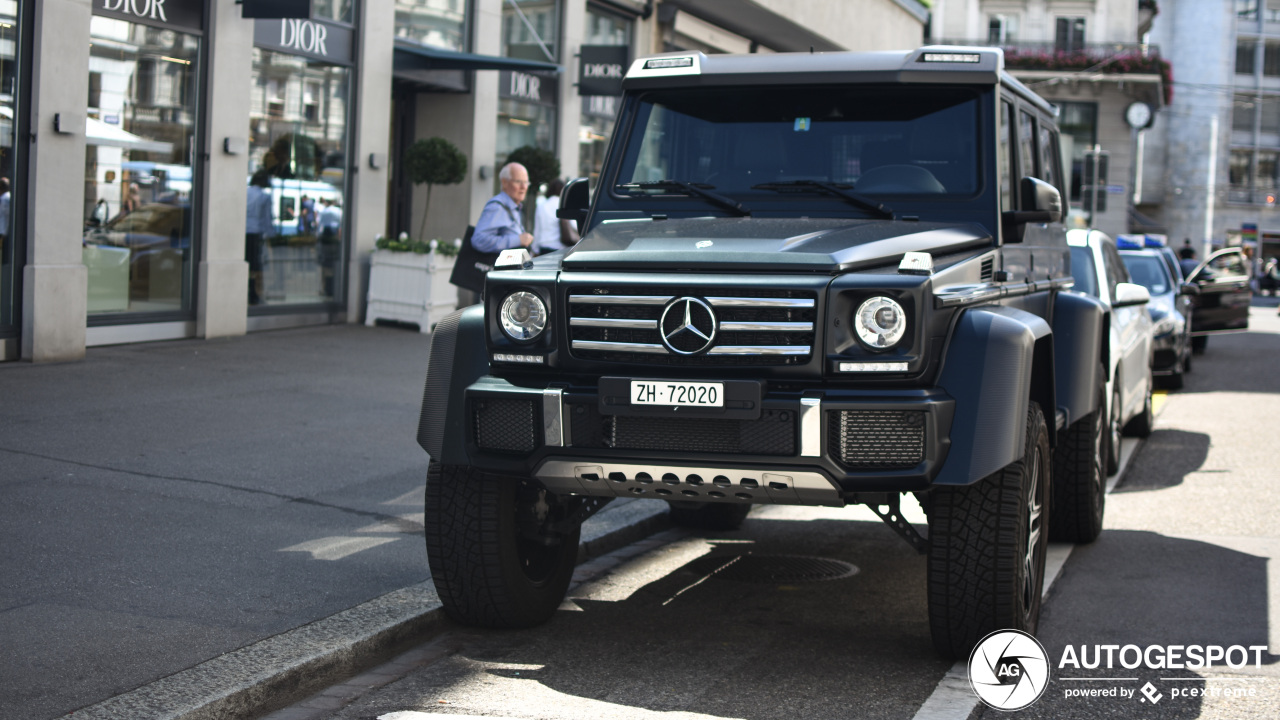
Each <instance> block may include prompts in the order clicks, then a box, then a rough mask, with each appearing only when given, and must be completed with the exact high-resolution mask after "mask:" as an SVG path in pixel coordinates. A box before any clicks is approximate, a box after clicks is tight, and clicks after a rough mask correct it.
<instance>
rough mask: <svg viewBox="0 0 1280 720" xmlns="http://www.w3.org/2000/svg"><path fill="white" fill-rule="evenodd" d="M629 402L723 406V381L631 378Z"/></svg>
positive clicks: (684, 405)
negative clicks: (673, 380) (674, 380)
mask: <svg viewBox="0 0 1280 720" xmlns="http://www.w3.org/2000/svg"><path fill="white" fill-rule="evenodd" d="M631 404H632V405H676V406H679V407H724V383H718V382H716V383H709V382H669V381H665V380H632V381H631Z"/></svg>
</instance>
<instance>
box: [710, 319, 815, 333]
mask: <svg viewBox="0 0 1280 720" xmlns="http://www.w3.org/2000/svg"><path fill="white" fill-rule="evenodd" d="M720 329H721V330H723V331H725V332H745V331H752V330H758V331H761V332H813V323H807V322H770V321H759V322H734V321H726V322H722V323H720Z"/></svg>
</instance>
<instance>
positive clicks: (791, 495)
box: [534, 460, 845, 507]
mask: <svg viewBox="0 0 1280 720" xmlns="http://www.w3.org/2000/svg"><path fill="white" fill-rule="evenodd" d="M534 477H536V478H537V479H538V480H539V481H540V482H542V484H543V485H545V486H546V487H547V489H548V490H551V491H552V492H556V493H563V494H569V495H587V496H596V497H640V498H651V499H657V500H683V501H687V502H731V503H758V504H777V505H827V506H832V507H842V506H843V505H844V504H845V502H844V500H843V499H842V497H841V494H840V491H839V488H838V487H837V486H836V485H835V484H834V483H832V481H830V480H828V479H827V477H826V476H825V475H822V474H820V473H815V472H795V471H790V470H786V471H765V470H755V469H742V468H715V467H689V466H660V465H637V464H621V463H602V462H599V461H597V460H547V461H546V462H544V463H542V465H540V466H539V467H538V469H537V470H535V471H534Z"/></svg>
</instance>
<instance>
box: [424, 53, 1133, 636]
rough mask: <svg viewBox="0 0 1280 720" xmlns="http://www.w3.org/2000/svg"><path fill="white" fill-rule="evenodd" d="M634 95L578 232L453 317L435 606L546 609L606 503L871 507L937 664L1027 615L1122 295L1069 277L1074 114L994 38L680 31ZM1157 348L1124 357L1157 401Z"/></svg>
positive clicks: (1100, 386)
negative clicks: (836, 38) (1065, 112)
mask: <svg viewBox="0 0 1280 720" xmlns="http://www.w3.org/2000/svg"><path fill="white" fill-rule="evenodd" d="M622 87H623V96H624V97H623V101H622V103H621V104H620V107H621V108H622V109H621V111H620V112H621V115H620V117H619V120H618V123H617V127H618V128H619V130H618V133H617V134H616V135H615V137H614V140H613V144H612V145H611V146H610V149H609V153H608V156H607V157H606V159H605V161H604V167H603V168H602V170H601V173H600V176H599V182H598V183H597V185H596V187H595V190H594V192H592V190H591V188H590V185H589V184H588V182H587V180H586V179H585V178H579V179H576V180H574V181H572V182H570V183H569V184H568V185H567V186H566V187H565V189H564V191H563V193H562V194H561V205H560V211H559V213H558V215H559V217H560V218H561V219H569V220H576V221H578V222H579V223H580V227H581V228H582V231H583V237H582V240H581V242H579V243H578V244H577V245H575V246H574V247H573V248H571V249H568V250H566V251H562V252H556V253H550V254H547V255H542V256H539V257H537V258H532V259H531V258H529V256H528V253H527V252H524V251H523V250H521V249H513V250H507V251H505V252H504V253H503V254H502V256H500V257H499V258H498V260H497V262H496V263H495V265H494V269H493V271H492V272H490V273H489V274H488V275H487V278H486V280H485V287H484V303H483V304H482V305H479V306H475V307H471V308H468V309H465V310H462V311H460V312H458V313H455V314H453V315H450V316H448V317H446V318H444V319H443V320H442V321H441V322H440V323H439V325H438V326H437V328H436V330H435V335H434V341H433V343H432V346H431V352H430V360H429V363H428V371H427V381H426V392H425V394H424V401H423V406H422V414H421V421H420V425H419V430H418V441H419V444H421V445H422V447H423V448H424V449H425V450H426V451H427V452H428V453H429V454H430V456H431V459H430V463H429V465H428V468H427V482H426V496H425V518H426V522H425V525H426V528H427V530H426V545H427V559H428V561H429V563H430V566H431V576H432V579H433V580H434V582H435V584H436V588H437V590H438V591H439V595H440V601H441V603H442V604H443V606H444V610H445V612H446V613H447V614H448V615H449V617H451V618H453V619H455V620H457V621H459V622H462V623H466V624H471V625H479V626H486V627H525V626H529V625H533V624H536V623H539V622H542V621H544V620H546V619H547V618H549V617H550V616H551V615H552V614H553V613H554V612H555V610H556V608H558V607H559V606H560V604H561V601H562V599H563V597H564V593H565V589H566V587H567V586H568V583H569V580H570V577H571V576H572V573H573V565H574V561H575V560H576V558H577V553H578V549H577V548H578V539H579V533H580V528H581V522H582V520H583V519H585V518H586V517H588V516H590V515H591V514H592V513H593V512H595V511H597V510H598V509H599V508H600V507H602V506H603V505H604V504H605V503H607V502H608V501H609V500H611V499H614V498H618V497H622V498H651V499H658V500H665V501H668V502H670V503H671V507H672V513H671V519H672V521H673V522H675V523H677V524H682V525H698V526H702V527H715V528H717V529H719V530H726V529H732V528H735V527H737V526H738V525H739V524H740V523H742V522H743V520H744V519H745V518H746V516H747V511H748V510H749V509H750V507H751V505H753V504H781V505H830V506H836V507H840V506H845V505H851V504H862V505H865V506H867V507H868V508H870V509H871V510H872V511H873V512H875V513H877V515H879V516H880V517H881V518H882V519H883V520H884V521H885V523H886V524H887V525H888V527H889V528H890V529H892V530H893V531H894V532H896V533H898V534H899V535H900V536H901V537H902V538H903V539H904V540H906V541H907V542H908V543H910V544H911V545H912V547H914V548H915V549H916V550H917V551H919V552H921V553H923V554H927V556H928V563H927V573H926V575H927V584H928V592H927V596H928V606H929V607H928V619H929V627H930V630H931V633H932V636H933V642H934V647H935V648H936V649H937V651H938V652H939V653H940V654H941V655H944V656H946V657H950V658H955V657H968V656H969V653H970V651H971V649H972V648H973V646H974V645H975V644H976V643H977V642H978V641H979V640H980V639H981V638H982V637H984V636H985V635H986V634H988V633H990V632H992V631H994V630H997V629H1004V628H1014V629H1019V630H1024V631H1027V632H1035V628H1036V624H1037V622H1038V618H1039V614H1040V598H1041V595H1042V589H1043V579H1044V561H1045V552H1046V543H1047V540H1048V538H1049V537H1051V536H1053V537H1061V538H1062V539H1074V540H1076V541H1088V540H1091V539H1093V538H1094V537H1096V535H1097V531H1098V529H1099V528H1100V527H1101V511H1102V499H1101V498H1102V495H1103V480H1104V478H1103V476H1102V474H1101V472H1102V458H1101V456H1100V449H1101V443H1102V437H1103V435H1104V434H1105V433H1104V432H1103V429H1104V428H1105V422H1104V421H1105V419H1106V417H1107V416H1106V413H1105V412H1104V411H1103V408H1105V406H1106V398H1107V395H1106V392H1107V388H1108V385H1107V380H1106V378H1105V377H1104V376H1105V375H1106V372H1107V371H1108V370H1109V368H1104V367H1103V364H1102V363H1101V362H1099V360H1098V359H1099V358H1101V357H1103V356H1104V347H1105V344H1104V343H1105V342H1106V337H1105V334H1104V332H1105V331H1104V328H1106V326H1107V322H1106V317H1107V314H1108V313H1111V312H1113V310H1111V308H1109V307H1107V306H1106V305H1104V304H1103V303H1102V302H1101V301H1100V300H1099V299H1097V298H1095V297H1090V296H1088V295H1085V294H1082V293H1077V292H1070V291H1069V290H1068V288H1069V287H1071V285H1072V284H1073V282H1074V281H1073V279H1072V276H1071V272H1070V267H1069V265H1070V261H1071V250H1070V248H1069V247H1068V245H1067V239H1066V230H1065V227H1064V223H1063V219H1064V218H1063V216H1064V209H1065V206H1064V204H1063V202H1062V191H1063V188H1065V187H1066V176H1065V174H1064V173H1063V172H1062V166H1061V157H1062V155H1061V153H1060V152H1059V131H1058V127H1057V124H1056V121H1055V111H1054V108H1053V107H1052V106H1051V105H1049V104H1048V103H1046V102H1045V101H1044V100H1043V99H1042V98H1040V97H1039V96H1037V95H1035V94H1034V93H1033V92H1031V91H1030V90H1028V89H1027V88H1026V86H1024V85H1023V84H1021V83H1019V82H1018V81H1017V80H1015V79H1014V78H1012V77H1011V76H1009V75H1008V73H1006V72H1005V71H1004V70H1003V55H1002V53H1001V51H1000V50H998V49H992V48H956V47H945V48H936V47H924V48H919V49H915V50H909V51H889V52H869V53H845V52H839V53H818V54H811V53H787V54H777V55H766V54H752V55H736V56H734V55H704V54H703V53H700V52H696V51H693V52H680V53H672V54H668V55H664V56H659V57H656V58H640V59H637V60H636V61H635V63H634V64H633V65H632V66H631V69H630V71H629V72H628V73H627V76H626V78H625V79H624V80H623V86H622ZM1019 149H1021V152H1019V151H1018V150H1019ZM1002 201H1003V202H1004V203H1006V204H1005V205H1002ZM1113 252H1114V249H1113ZM1120 271H1121V272H1123V267H1122V266H1121V267H1120ZM1122 287H1124V288H1127V290H1123V291H1122V292H1121V293H1120V300H1121V301H1123V302H1129V303H1141V302H1145V301H1146V299H1147V291H1146V290H1145V289H1144V288H1142V287H1141V286H1137V285H1128V286H1125V285H1123V284H1122ZM1123 302H1121V303H1120V304H1121V305H1123ZM1122 310H1124V311H1128V310H1132V311H1133V313H1134V314H1136V315H1141V316H1142V318H1143V322H1145V323H1146V325H1145V326H1144V328H1145V329H1146V331H1147V335H1146V336H1145V337H1146V342H1145V344H1144V345H1142V347H1141V348H1140V349H1139V350H1135V352H1136V353H1141V352H1143V351H1146V352H1149V345H1150V342H1149V331H1150V322H1151V321H1150V319H1149V318H1147V317H1146V313H1145V311H1144V310H1143V309H1142V308H1141V307H1140V306H1135V307H1134V308H1128V307H1123V308H1122ZM1115 312H1120V311H1119V310H1117V311H1115ZM1122 314H1125V315H1126V316H1127V314H1128V313H1127V312H1123V313H1122ZM1132 334H1133V335H1135V336H1136V335H1137V334H1139V333H1138V332H1136V331H1135V332H1134V333H1132ZM1124 337H1125V338H1126V339H1127V338H1128V337H1129V334H1125V336H1124ZM1145 360H1146V358H1144V361H1143V362H1142V363H1141V366H1142V369H1143V370H1144V371H1146V372H1145V374H1139V373H1137V372H1136V371H1133V370H1129V369H1126V371H1125V372H1126V373H1127V374H1125V375H1123V376H1122V377H1124V378H1125V380H1126V382H1129V383H1130V385H1132V386H1133V387H1134V388H1135V391H1134V392H1136V397H1137V400H1136V401H1134V402H1136V405H1134V407H1135V410H1134V412H1135V413H1138V414H1140V411H1141V409H1142V403H1143V400H1142V393H1143V392H1145V391H1149V379H1150V371H1149V368H1147V366H1146V363H1145ZM1118 364H1119V363H1118V362H1117V365H1118ZM1144 383H1145V384H1144ZM1117 386H1118V385H1117ZM1124 397H1125V398H1129V397H1130V394H1126V395H1125V396H1124ZM1118 404H1119V403H1117V405H1118ZM1147 410H1148V414H1147V417H1148V419H1149V417H1150V414H1149V410H1150V408H1149V406H1148V407H1147ZM1051 440H1056V442H1052V443H1051ZM911 496H914V499H915V500H918V501H919V502H920V504H921V507H922V508H923V509H924V510H925V513H926V514H927V515H928V523H929V528H928V537H927V538H926V537H924V535H923V533H921V532H919V531H918V530H917V529H916V528H915V526H913V525H912V524H911V523H909V522H906V521H905V520H903V516H902V514H901V512H900V510H901V505H900V503H901V502H902V501H903V499H904V497H905V498H907V500H908V501H910V500H911ZM885 602H887V603H894V602H896V600H895V599H894V598H892V597H890V596H886V598H885ZM832 611H833V612H838V611H839V609H837V608H832ZM684 621H688V622H694V621H696V614H695V615H690V616H688V617H687V618H685V620H684ZM636 622H640V623H657V622H666V621H665V620H660V619H658V618H656V617H655V616H653V615H652V613H648V614H646V613H641V615H640V616H637V618H636ZM676 622H681V620H676Z"/></svg>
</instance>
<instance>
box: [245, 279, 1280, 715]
mask: <svg viewBox="0 0 1280 720" xmlns="http://www.w3.org/2000/svg"><path fill="white" fill-rule="evenodd" d="M1268 304H1272V303H1268ZM1275 313H1276V310H1275V308H1274V306H1272V307H1259V308H1255V311H1254V314H1253V317H1252V319H1251V324H1252V327H1253V328H1254V331H1252V332H1250V333H1248V334H1244V335H1235V336H1226V337H1218V338H1214V339H1212V340H1211V342H1210V343H1209V348H1208V352H1207V353H1206V354H1205V355H1202V356H1197V358H1196V363H1195V370H1194V372H1193V373H1192V375H1190V376H1188V378H1187V386H1186V388H1185V389H1184V390H1182V391H1179V392H1177V393H1174V394H1172V395H1170V396H1169V397H1168V398H1167V400H1166V402H1165V403H1164V406H1163V408H1162V411H1161V414H1160V416H1159V418H1158V421H1157V431H1156V432H1155V433H1154V434H1153V435H1152V437H1151V438H1150V439H1149V440H1148V441H1147V442H1146V443H1145V444H1144V445H1143V446H1142V447H1141V448H1140V449H1139V450H1138V452H1137V454H1136V455H1135V456H1134V457H1133V460H1132V466H1131V469H1130V470H1129V472H1128V474H1127V475H1126V477H1125V480H1124V481H1123V482H1122V483H1121V484H1120V485H1119V486H1118V487H1116V489H1115V491H1114V492H1113V493H1112V494H1111V495H1110V496H1109V499H1108V510H1107V521H1106V530H1105V531H1104V533H1103V535H1102V537H1101V538H1099V539H1098V540H1097V541H1096V542H1095V543H1093V544H1091V545H1088V546H1081V547H1077V548H1067V547H1064V548H1060V550H1061V552H1063V553H1065V552H1066V551H1067V550H1068V549H1070V550H1071V552H1070V555H1069V557H1068V558H1067V560H1066V563H1065V565H1064V566H1063V568H1062V571H1061V574H1060V575H1059V576H1058V579H1057V581H1056V582H1055V584H1054V586H1053V587H1052V589H1051V591H1050V593H1049V596H1048V599H1047V602H1046V605H1045V610H1044V614H1043V617H1042V621H1041V628H1040V632H1039V637H1040V639H1041V641H1042V642H1043V644H1044V645H1045V648H1046V650H1047V653H1048V657H1049V658H1050V664H1051V665H1052V666H1053V668H1052V670H1051V673H1050V675H1051V679H1050V681H1049V682H1048V683H1047V686H1046V690H1045V692H1044V694H1043V696H1042V697H1041V698H1040V699H1039V700H1038V701H1037V702H1036V703H1035V704H1033V705H1031V706H1030V707H1029V708H1027V709H1025V710H1023V711H1021V712H1019V713H1017V715H1019V716H1025V717H1029V718H1098V717H1117V718H1275V717H1280V666H1278V665H1277V663H1276V659H1277V658H1276V655H1275V654H1274V653H1275V652H1276V651H1277V649H1280V600H1278V599H1277V598H1280V580H1277V577H1276V575H1274V574H1272V573H1270V572H1269V563H1270V562H1271V561H1272V559H1273V558H1276V557H1277V556H1278V555H1277V553H1280V530H1278V529H1277V523H1278V521H1280V511H1277V509H1276V508H1277V504H1278V503H1280V487H1277V483H1276V481H1277V479H1280V478H1278V477H1277V471H1276V466H1277V464H1276V462H1275V460H1274V458H1275V453H1276V452H1277V451H1278V450H1280V432H1277V418H1278V417H1280V371H1278V370H1277V369H1276V363H1277V360H1280V318H1277V317H1276V315H1275ZM801 556H803V557H809V558H813V557H817V558H823V559H826V560H828V561H837V562H838V563H844V564H845V565H838V564H837V563H831V562H828V563H826V565H825V566H824V567H825V569H826V570H828V571H831V574H839V573H838V572H835V571H836V570H838V569H839V568H841V567H843V568H844V574H843V576H841V577H834V578H832V579H827V580H822V581H802V580H799V579H788V580H781V581H780V580H778V579H777V576H776V575H772V574H771V572H773V571H775V570H776V568H777V567H778V566H779V565H780V566H781V567H782V568H783V569H788V570H793V571H794V570H798V569H800V568H803V567H810V566H806V565H802V564H801V561H800V560H799V559H797V558H798V557H801ZM611 562H612V563H614V565H613V566H612V567H610V566H609V563H611ZM770 568H773V570H770ZM850 568H856V572H851V571H850ZM810 569H811V570H812V571H813V572H814V574H820V573H819V570H822V569H823V567H816V566H814V567H810ZM924 569H925V564H924V559H923V558H922V557H921V556H919V555H916V554H915V553H914V552H912V551H911V550H910V548H909V547H908V546H907V545H906V544H905V543H903V542H902V541H901V540H899V539H898V538H897V536H896V535H894V534H893V533H892V532H890V531H889V530H888V529H887V528H885V527H883V526H882V525H881V524H880V523H879V522H878V521H875V520H871V519H867V517H866V515H865V513H864V512H863V513H860V512H859V511H858V510H857V509H840V510H834V509H800V508H781V507H779V508H762V509H759V510H758V511H757V512H756V513H754V514H753V515H752V516H751V517H750V518H749V519H748V521H747V523H746V524H745V526H744V528H743V529H742V530H740V531H737V532H733V533H718V534H696V533H695V534H689V533H681V532H676V531H672V532H669V533H667V534H665V535H662V536H658V537H657V538H655V539H653V540H650V541H647V542H644V543H640V544H636V545H633V546H631V547H629V548H627V549H625V550H623V551H619V552H618V553H615V555H614V556H612V558H609V559H602V560H601V561H599V562H597V563H594V564H592V565H589V566H585V567H583V568H581V569H580V571H579V580H581V581H582V584H581V585H579V586H578V587H577V588H576V589H575V590H573V591H572V592H571V597H572V598H574V599H573V600H572V602H571V603H569V604H566V606H565V607H564V608H563V609H562V612H560V613H558V614H557V616H556V617H555V618H553V619H552V621H551V622H549V623H548V624H546V625H545V626H542V627H539V628H535V629H532V630H527V631H522V632H483V631H475V630H470V629H466V628H457V627H455V628H453V629H451V630H448V631H447V632H445V633H444V634H443V635H441V636H440V637H439V638H437V639H436V640H434V641H433V642H431V643H428V644H427V645H424V646H423V647H421V648H418V649H416V650H415V651H413V652H411V653H408V654H406V656H404V657H403V658H401V659H400V660H399V661H398V662H396V663H391V664H388V665H387V666H384V667H382V668H379V669H377V670H375V671H372V672H371V673H367V674H365V675H363V676H361V677H359V678H355V679H353V680H352V681H351V682H349V683H346V684H344V685H343V686H338V687H334V688H331V689H330V690H328V691H326V692H325V693H322V694H321V695H319V696H317V697H314V698H312V699H310V700H308V701H306V702H303V703H299V704H298V705H295V706H293V707H290V708H286V709H285V710H282V711H279V712H278V713H276V714H274V715H272V716H270V718H271V720H304V719H315V718H334V719H341V720H371V719H372V718H385V719H386V720H411V719H412V718H415V717H426V716H430V717H432V718H436V717H444V716H448V715H457V716H482V717H490V718H498V717H503V718H541V719H547V720H571V719H572V720H578V719H583V720H587V719H590V720H605V719H607V720H614V719H619V720H621V719H626V720H632V719H637V720H639V719H644V720H649V719H653V718H676V719H679V720H689V719H692V718H746V719H750V720H764V719H766V718H788V719H790V718H903V719H911V718H917V719H920V720H923V718H925V717H928V718H929V719H930V720H944V719H954V720H960V719H961V718H966V717H973V716H979V717H986V718H996V717H1004V716H1005V714H1004V713H1002V712H997V711H995V710H990V709H986V708H985V707H982V706H977V708H975V707H974V703H973V700H972V694H971V693H968V691H967V688H965V687H964V683H958V684H957V683H955V682H954V681H947V680H945V678H946V676H947V674H948V671H949V670H950V671H952V672H953V673H954V672H955V670H954V669H953V668H952V665H951V663H948V662H945V661H942V660H939V659H938V658H937V657H936V656H935V655H934V654H933V650H932V647H931V645H930V642H929V634H928V626H927V623H926V616H925V594H924ZM1108 644H1114V645H1118V646H1123V645H1129V644H1133V645H1137V646H1139V647H1141V648H1145V647H1147V646H1149V645H1160V646H1168V645H1183V646H1186V645H1194V644H1200V645H1221V646H1231V645H1241V646H1246V647H1247V646H1258V645H1261V646H1266V647H1267V648H1268V649H1267V650H1264V651H1261V652H1260V656H1261V663H1260V665H1259V666H1256V667H1255V666H1254V665H1252V664H1250V665H1246V666H1244V667H1241V668H1236V669H1233V668H1230V667H1223V666H1221V664H1220V665H1219V666H1218V667H1214V668H1213V669H1212V670H1210V671H1188V670H1185V669H1157V668H1150V669H1149V668H1146V667H1139V668H1137V669H1128V668H1124V667H1121V666H1120V665H1116V666H1115V667H1114V668H1106V667H1099V668H1097V669H1092V670H1091V669H1087V668H1083V669H1077V668H1073V667H1071V666H1065V667H1059V663H1060V660H1061V658H1063V656H1064V649H1065V647H1066V646H1067V645H1072V646H1074V647H1077V648H1079V647H1080V646H1088V647H1089V648H1091V650H1090V652H1093V651H1092V648H1093V646H1095V645H1108ZM1113 677H1114V678H1123V679H1117V680H1112V679H1107V680H1103V679H1101V678H1113ZM949 682H950V687H948V683H949ZM1148 683H1150V685H1151V690H1150V691H1149V694H1143V692H1142V688H1143V687H1144V686H1145V685H1147V684H1148ZM957 688H958V689H957ZM1081 688H1084V689H1087V690H1089V691H1093V690H1096V691H1097V694H1098V695H1099V696H1098V697H1089V698H1081V697H1076V696H1072V697H1068V696H1067V695H1068V692H1069V691H1075V690H1079V689H1081ZM1110 692H1114V693H1115V694H1116V695H1117V697H1111V696H1109V695H1108V693H1110ZM948 693H950V696H949V697H950V698H951V700H950V701H948V700H947V697H948ZM957 693H958V694H957ZM1121 695H1127V696H1124V697H1121ZM957 698H958V699H959V701H960V702H954V701H955V700H956V699H957ZM949 702H950V703H951V704H948V703H949ZM926 705H928V708H929V709H928V710H927V711H922V707H923V706H926Z"/></svg>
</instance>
